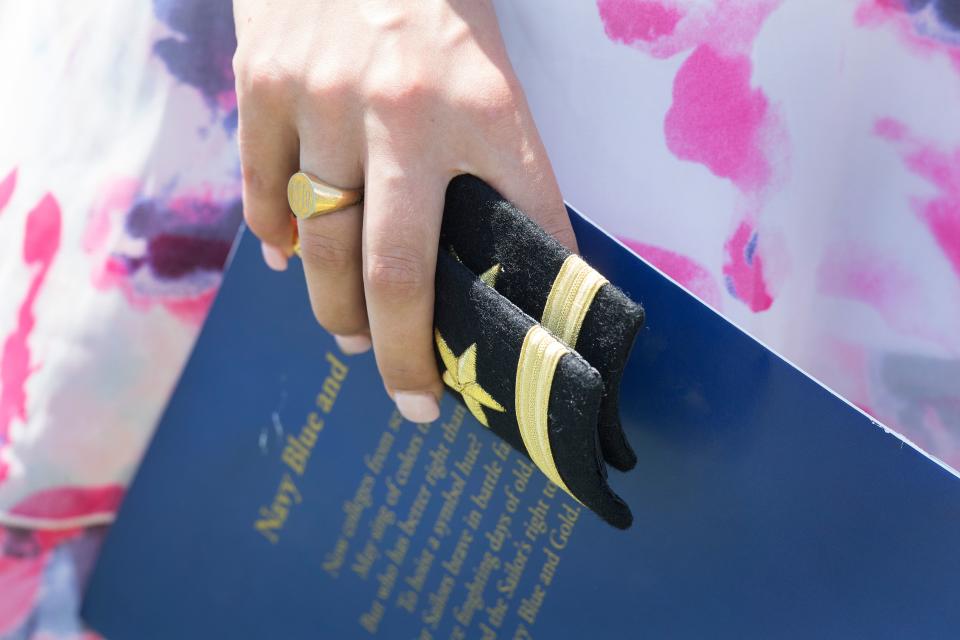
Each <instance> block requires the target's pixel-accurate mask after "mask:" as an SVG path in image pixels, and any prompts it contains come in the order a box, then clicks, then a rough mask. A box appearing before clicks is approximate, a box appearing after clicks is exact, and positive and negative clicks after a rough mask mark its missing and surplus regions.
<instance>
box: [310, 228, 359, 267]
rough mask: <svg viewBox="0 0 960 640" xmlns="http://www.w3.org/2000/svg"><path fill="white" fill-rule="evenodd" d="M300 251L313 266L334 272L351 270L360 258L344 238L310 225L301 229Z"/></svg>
mask: <svg viewBox="0 0 960 640" xmlns="http://www.w3.org/2000/svg"><path fill="white" fill-rule="evenodd" d="M300 252H301V254H302V255H303V260H304V262H306V263H307V264H309V265H310V266H311V268H314V269H320V270H321V271H324V272H326V273H333V274H343V273H345V272H348V271H350V270H351V269H352V268H354V262H355V261H356V260H357V258H358V256H357V254H356V252H355V251H354V248H353V247H352V246H351V245H350V244H349V243H347V242H345V241H344V240H343V239H341V238H337V237H336V236H332V235H328V234H326V233H323V232H322V231H319V230H315V229H310V227H309V226H304V227H301V229H300Z"/></svg>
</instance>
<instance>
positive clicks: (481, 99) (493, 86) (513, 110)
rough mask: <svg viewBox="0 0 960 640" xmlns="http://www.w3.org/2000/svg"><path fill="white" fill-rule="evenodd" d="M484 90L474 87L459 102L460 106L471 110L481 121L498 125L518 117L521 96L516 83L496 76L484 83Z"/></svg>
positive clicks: (468, 110)
mask: <svg viewBox="0 0 960 640" xmlns="http://www.w3.org/2000/svg"><path fill="white" fill-rule="evenodd" d="M482 86H483V90H482V91H477V90H476V88H473V89H472V90H471V91H469V92H468V93H467V94H466V95H465V96H463V97H462V98H461V99H460V100H459V101H458V102H459V105H458V106H459V107H460V108H461V109H463V110H465V111H467V112H469V113H470V114H471V115H472V116H473V117H474V118H476V119H477V120H478V121H479V122H481V123H486V124H490V125H498V124H501V123H505V122H512V121H515V120H516V119H517V115H518V106H519V96H520V94H519V93H518V89H517V87H516V86H514V83H512V82H510V81H509V80H507V79H506V78H503V77H496V78H494V79H492V80H487V81H485V82H484V83H483V85H482Z"/></svg>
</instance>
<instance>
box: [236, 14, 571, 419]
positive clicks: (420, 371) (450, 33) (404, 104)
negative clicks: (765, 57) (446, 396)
mask: <svg viewBox="0 0 960 640" xmlns="http://www.w3.org/2000/svg"><path fill="white" fill-rule="evenodd" d="M234 16H235V20H236V29H237V42H238V47H237V53H236V56H235V57H234V71H235V73H236V79H237V100H238V104H239V117H240V123H239V133H238V138H239V142H240V158H241V163H242V165H243V200H244V214H245V217H246V221H247V224H248V226H249V227H250V229H252V230H253V232H254V233H255V234H256V235H257V236H258V237H259V238H260V239H261V241H262V242H263V252H264V258H265V260H266V262H267V264H268V265H270V266H271V267H273V268H277V269H283V268H285V267H286V261H287V257H288V256H289V255H290V253H291V248H292V241H293V227H292V224H293V223H292V222H291V220H292V218H291V215H290V210H289V207H288V204H287V201H286V184H287V180H288V179H289V177H290V176H291V175H292V174H293V173H295V172H296V171H298V170H301V169H302V170H303V171H306V172H308V173H311V174H313V175H315V176H317V177H318V178H320V179H321V180H323V181H325V182H328V183H330V184H332V185H336V186H338V187H342V188H355V187H358V186H360V185H363V186H364V188H365V192H364V202H363V205H362V211H361V207H360V206H354V207H351V208H349V209H345V210H343V211H339V212H336V213H332V214H327V215H323V216H319V217H317V218H313V219H311V220H304V221H300V222H299V234H300V242H301V248H302V257H303V265H304V271H305V273H306V278H307V288H308V290H309V295H310V302H311V305H312V307H313V311H314V314H315V315H316V317H317V320H318V321H319V323H320V324H321V325H322V326H323V327H324V328H325V329H327V330H328V331H330V332H331V333H333V334H334V335H335V336H336V338H337V342H338V344H339V345H340V348H341V349H342V350H344V351H345V352H348V353H359V352H361V351H365V350H367V349H369V348H370V346H371V340H372V346H373V349H374V352H375V355H376V359H377V365H378V368H379V370H380V374H381V376H382V377H383V381H384V384H385V386H386V389H387V392H388V393H389V394H390V395H391V397H392V398H393V399H394V400H395V402H396V403H397V407H398V408H399V410H400V412H401V413H402V414H403V415H404V416H405V417H406V418H407V419H409V420H413V421H416V422H429V421H432V420H435V419H436V418H437V417H438V416H439V405H438V398H439V396H440V394H441V392H442V383H441V381H440V377H439V375H438V372H437V367H436V362H435V359H434V353H433V305H434V271H435V267H436V254H437V245H438V242H439V234H440V222H441V217H442V213H443V201H444V192H445V190H446V186H447V183H448V182H449V181H450V179H451V178H452V177H454V176H455V175H458V174H461V173H471V174H474V175H476V176H478V177H480V178H482V179H484V180H485V181H486V182H488V183H489V184H490V185H491V186H493V187H494V188H496V189H497V190H498V191H500V193H502V194H503V195H504V196H505V197H506V198H508V199H509V200H511V201H513V202H514V203H515V204H517V205H518V206H519V207H520V208H521V209H522V210H524V211H526V212H527V214H528V215H530V216H531V217H532V218H534V219H535V220H536V221H537V222H538V223H539V224H540V225H541V226H542V227H543V228H544V229H546V231H547V232H548V233H550V234H551V235H553V236H554V237H556V238H557V239H558V240H559V241H560V242H562V243H564V244H565V245H567V246H568V247H570V248H571V249H575V244H574V243H575V240H574V236H573V231H572V229H571V227H570V221H569V219H568V218H567V213H566V209H565V208H564V206H563V199H562V198H561V195H560V190H559V188H558V187H557V183H556V179H555V177H554V175H553V171H552V169H551V167H550V163H549V161H548V159H547V155H546V152H545V150H544V148H543V144H542V142H541V140H540V137H539V135H538V134H537V131H536V127H535V125H534V123H533V119H532V117H531V114H530V111H529V108H528V106H527V104H526V100H525V98H524V95H523V91H522V90H521V88H520V86H519V83H518V82H517V79H516V77H515V75H514V73H513V69H512V68H511V66H510V62H509V59H508V58H507V54H506V50H505V48H504V45H503V42H502V39H501V37H500V32H499V27H498V25H497V21H496V15H495V13H494V11H493V8H492V6H491V5H490V3H489V1H488V0H424V1H421V2H409V1H408V0H364V1H358V0H313V1H309V0H276V1H274V2H263V1H262V0H234Z"/></svg>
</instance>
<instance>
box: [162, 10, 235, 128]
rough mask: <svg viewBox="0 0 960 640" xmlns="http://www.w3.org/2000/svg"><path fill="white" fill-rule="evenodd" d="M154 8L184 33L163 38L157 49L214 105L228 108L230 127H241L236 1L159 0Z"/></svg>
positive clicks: (180, 76) (225, 110) (176, 72)
mask: <svg viewBox="0 0 960 640" xmlns="http://www.w3.org/2000/svg"><path fill="white" fill-rule="evenodd" d="M153 9H154V13H155V14H156V16H157V18H159V19H160V20H161V21H162V22H164V23H165V24H166V25H167V26H169V27H170V28H171V29H174V30H175V31H177V32H178V33H179V36H177V37H169V38H163V39H161V40H158V41H157V42H156V43H155V44H154V52H155V53H156V54H157V56H159V57H160V59H161V60H163V62H164V64H165V65H166V67H167V69H168V70H169V71H170V73H171V74H172V75H173V76H175V77H176V78H178V79H179V80H180V81H181V82H184V83H186V84H188V85H190V86H191V87H194V88H196V89H197V90H198V91H199V92H200V93H201V94H202V95H203V97H204V99H205V100H206V101H207V104H208V105H210V107H211V109H213V110H215V111H217V112H218V113H223V114H225V116H224V118H223V123H224V126H225V127H227V129H228V130H233V129H234V128H236V122H237V98H236V93H235V92H234V81H233V65H232V59H233V52H234V51H235V50H236V48H237V38H236V35H235V33H234V29H233V5H232V4H231V3H230V2H229V0H154V2H153Z"/></svg>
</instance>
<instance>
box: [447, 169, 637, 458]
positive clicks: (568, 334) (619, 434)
mask: <svg viewBox="0 0 960 640" xmlns="http://www.w3.org/2000/svg"><path fill="white" fill-rule="evenodd" d="M440 244H441V248H446V249H448V250H451V251H452V252H453V254H454V255H455V256H456V257H457V258H458V259H459V260H460V261H461V262H462V263H463V264H464V265H465V266H466V267H467V268H468V269H470V271H472V272H473V273H475V274H482V273H487V272H489V274H490V275H489V277H488V279H489V280H490V281H491V283H493V286H495V287H496V290H497V292H498V293H500V294H501V295H503V296H504V297H505V298H507V299H508V300H510V301H511V302H513V303H514V304H515V305H516V306H517V307H519V308H520V309H521V310H523V311H524V312H525V313H526V314H527V315H529V316H531V317H532V318H535V319H536V320H537V321H539V322H540V324H541V325H542V326H543V327H544V328H545V329H547V330H548V331H550V332H551V333H552V334H553V335H554V336H555V337H556V338H558V339H559V340H560V341H561V342H563V343H564V344H566V345H567V346H568V347H570V348H571V349H576V350H577V351H578V352H579V353H580V355H581V356H583V358H584V359H585V360H586V361H587V362H589V363H590V364H591V365H592V366H593V367H595V368H596V369H597V371H599V372H600V375H601V376H602V378H603V398H602V400H601V404H600V420H599V427H598V430H599V439H600V447H601V451H602V453H603V457H604V459H605V460H606V461H607V462H608V463H609V464H610V465H611V466H613V467H614V468H616V469H619V470H621V471H628V470H630V469H632V468H633V467H634V465H636V463H637V457H636V454H634V452H633V449H632V448H631V447H630V443H629V442H627V438H626V436H625V435H624V433H623V428H622V426H621V424H620V413H619V394H620V380H621V378H622V376H623V369H624V367H625V366H626V363H627V359H628V357H629V355H630V349H631V348H632V347H633V342H634V338H635V337H636V334H637V332H638V331H639V330H640V327H641V326H642V325H643V321H644V312H643V308H642V307H641V306H640V305H638V304H636V303H635V302H633V301H632V300H630V299H629V298H628V297H627V296H626V295H625V294H624V293H623V292H622V291H620V290H619V289H617V288H616V287H615V286H613V285H612V284H610V283H609V282H607V280H606V279H605V278H604V277H603V276H602V275H600V274H599V273H598V272H597V271H595V270H594V269H592V268H591V267H590V266H589V265H587V263H586V262H584V261H583V260H582V259H580V257H579V256H577V255H575V254H572V253H571V252H570V251H569V250H567V249H566V248H565V247H564V246H563V245H561V244H560V243H559V242H557V241H556V240H554V239H553V238H552V237H550V236H549V235H548V234H547V233H546V232H544V231H543V229H541V228H540V227H539V226H538V225H537V224H536V223H535V222H533V221H532V220H531V219H530V218H528V217H527V216H526V215H525V214H524V213H523V212H522V211H520V210H519V209H517V208H516V207H515V206H514V205H513V204H511V203H510V202H509V201H507V200H506V199H504V198H503V197H502V196H501V195H500V194H499V193H497V192H496V191H495V190H494V189H493V188H492V187H490V186H489V185H488V184H486V183H485V182H483V181H482V180H480V179H479V178H476V177H474V176H469V175H464V176H458V177H456V178H454V179H453V180H452V181H451V182H450V185H449V186H448V188H447V195H446V205H445V209H444V214H443V227H442V230H441V236H440Z"/></svg>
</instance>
